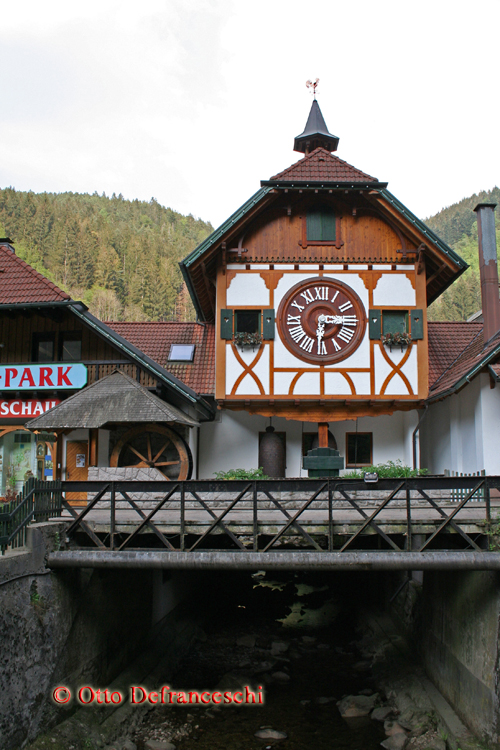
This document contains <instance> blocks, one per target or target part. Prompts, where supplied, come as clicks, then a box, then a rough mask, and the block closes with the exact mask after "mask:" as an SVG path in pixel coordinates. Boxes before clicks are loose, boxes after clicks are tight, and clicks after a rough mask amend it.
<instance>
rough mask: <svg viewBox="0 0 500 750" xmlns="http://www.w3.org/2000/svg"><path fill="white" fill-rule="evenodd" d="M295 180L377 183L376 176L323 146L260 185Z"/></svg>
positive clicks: (294, 181)
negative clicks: (354, 165) (340, 157)
mask: <svg viewBox="0 0 500 750" xmlns="http://www.w3.org/2000/svg"><path fill="white" fill-rule="evenodd" d="M271 182H272V183H276V182H278V183H283V182H286V183H296V182H341V183H344V182H349V183H363V184H365V185H366V184H367V183H369V184H377V185H379V184H380V183H379V182H378V180H377V178H376V177H372V176H371V175H369V174H366V172H362V171H361V170H360V169H356V167H353V166H352V165H351V164H348V163H347V162H346V161H343V160H342V159H339V157H338V156H334V155H333V154H331V153H330V152H329V151H327V150H326V149H325V148H316V149H314V151H312V152H311V153H310V154H308V155H307V156H304V157H303V158H302V159H299V161H298V162H296V163H295V164H292V166H291V167H288V168H287V169H285V170H283V172H280V173H279V174H275V175H274V176H273V177H271V179H270V180H264V181H263V182H261V185H269V183H271Z"/></svg>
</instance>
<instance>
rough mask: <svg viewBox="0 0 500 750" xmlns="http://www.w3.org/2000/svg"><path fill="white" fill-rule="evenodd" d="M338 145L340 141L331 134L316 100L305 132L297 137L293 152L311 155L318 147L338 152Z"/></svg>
mask: <svg viewBox="0 0 500 750" xmlns="http://www.w3.org/2000/svg"><path fill="white" fill-rule="evenodd" d="M338 145H339V139H338V138H337V136H336V135H332V134H331V133H330V132H329V130H328V128H327V127H326V122H325V118H324V117H323V114H322V112H321V110H320V108H319V104H318V102H317V101H316V99H314V101H313V103H312V106H311V110H310V112H309V117H308V118H307V122H306V126H305V128H304V132H303V133H301V134H300V135H298V136H296V138H295V140H294V143H293V150H294V151H299V152H300V153H303V154H309V153H311V151H314V149H315V148H318V147H321V148H325V149H326V150H327V151H336V150H337V146H338Z"/></svg>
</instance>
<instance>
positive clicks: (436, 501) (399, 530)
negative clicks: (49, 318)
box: [61, 476, 500, 552]
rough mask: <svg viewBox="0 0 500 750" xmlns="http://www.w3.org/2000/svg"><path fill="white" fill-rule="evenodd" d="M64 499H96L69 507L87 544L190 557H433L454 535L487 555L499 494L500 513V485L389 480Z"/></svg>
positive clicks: (97, 489)
mask: <svg viewBox="0 0 500 750" xmlns="http://www.w3.org/2000/svg"><path fill="white" fill-rule="evenodd" d="M61 490H62V492H63V493H65V492H72V493H74V492H85V491H86V492H87V496H88V498H89V501H88V504H87V506H86V507H85V508H75V507H72V506H69V505H68V504H67V503H66V502H63V505H64V507H66V510H67V512H68V513H69V515H71V516H72V519H73V520H72V522H71V523H70V525H69V527H68V531H67V534H68V536H69V537H70V538H73V539H75V535H76V534H80V536H79V539H80V542H79V543H80V544H82V543H84V542H82V539H83V538H85V537H86V538H87V543H88V542H90V543H91V544H92V545H94V546H95V547H97V548H98V549H101V550H105V549H106V550H123V549H125V548H129V549H131V548H135V549H137V548H141V547H143V546H144V542H145V538H144V534H145V533H148V534H150V535H154V536H155V537H156V540H155V543H156V545H157V546H160V547H161V548H164V549H168V550H171V551H182V552H192V551H194V550H201V549H220V548H221V536H222V537H224V538H225V541H226V543H227V547H228V548H232V549H236V550H239V551H241V552H245V551H252V552H267V551H269V550H272V549H273V548H274V549H276V548H277V547H278V546H282V545H283V544H287V543H289V542H290V539H291V538H292V539H293V543H295V544H297V543H298V544H300V546H301V548H303V549H310V550H314V551H316V552H322V551H338V552H343V551H345V550H349V551H350V550H352V549H356V545H358V544H359V543H360V542H361V537H362V536H366V535H370V534H371V535H372V536H375V537H378V538H379V541H380V545H381V546H382V547H385V548H389V550H394V551H396V552H402V551H410V550H413V551H425V550H428V549H431V548H432V547H433V546H434V544H435V540H436V537H438V536H440V541H439V542H438V543H439V544H441V545H442V544H443V541H442V540H443V532H451V533H450V534H449V535H448V537H447V539H448V541H449V539H450V537H451V536H452V535H454V539H455V540H456V539H457V538H458V537H460V538H461V539H460V540H459V541H460V544H461V545H462V546H463V547H465V548H472V549H474V550H475V551H479V552H480V551H482V547H481V546H480V545H479V544H478V539H477V537H478V536H479V535H482V534H484V533H486V530H487V528H488V527H489V524H490V523H491V512H492V511H491V508H492V501H491V494H492V492H493V495H494V501H493V504H494V505H498V506H499V510H500V477H486V476H479V477H441V476H440V477H416V478H400V479H383V480H380V481H379V482H378V483H377V484H376V485H367V484H365V483H364V482H362V481H359V480H345V479H342V478H341V477H340V478H329V479H328V478H325V479H283V480H259V481H244V480H237V481H236V480H232V481H224V482H221V481H219V482H217V481H201V480H191V481H185V482H137V481H136V482H132V481H108V482H106V481H95V482H94V481H92V482H62V483H61ZM458 498H460V499H458ZM497 498H498V499H497ZM473 501H474V502H473ZM472 502H473V505H472ZM464 527H465V528H464ZM471 528H473V529H474V531H470V529H471ZM417 534H418V537H417V536H415V535H417ZM414 536H415V539H413V537H414ZM141 543H142V544H141ZM148 544H151V540H150V541H149V542H148ZM454 544H455V545H456V542H454ZM455 548H456V546H455Z"/></svg>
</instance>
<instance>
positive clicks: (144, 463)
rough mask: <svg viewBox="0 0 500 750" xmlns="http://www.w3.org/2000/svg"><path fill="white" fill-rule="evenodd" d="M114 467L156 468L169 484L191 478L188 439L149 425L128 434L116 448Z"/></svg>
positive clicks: (169, 430)
mask: <svg viewBox="0 0 500 750" xmlns="http://www.w3.org/2000/svg"><path fill="white" fill-rule="evenodd" d="M146 456H147V458H146ZM110 465H111V466H123V467H124V468H125V467H128V468H131V469H143V468H150V469H156V470H157V472H160V477H161V478H164V479H166V480H167V481H178V480H181V481H182V480H183V479H189V477H190V476H191V469H192V458H191V453H190V451H189V448H188V446H187V444H186V442H185V440H184V439H183V438H182V437H181V436H180V435H178V434H177V433H176V432H175V431H174V430H172V429H170V427H167V426H164V425H159V424H145V425H137V426H136V427H132V428H131V429H130V430H128V431H127V432H125V434H124V435H123V436H122V438H121V439H120V440H119V441H118V443H117V444H116V445H115V447H114V449H113V452H112V454H111V458H110Z"/></svg>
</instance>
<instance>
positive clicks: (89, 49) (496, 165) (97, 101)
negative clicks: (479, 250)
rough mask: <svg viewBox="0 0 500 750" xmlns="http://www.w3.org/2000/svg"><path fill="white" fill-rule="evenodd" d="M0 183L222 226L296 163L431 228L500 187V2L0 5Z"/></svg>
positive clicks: (137, 0)
mask: <svg viewBox="0 0 500 750" xmlns="http://www.w3.org/2000/svg"><path fill="white" fill-rule="evenodd" d="M1 18H2V42H1V63H0V91H1V102H2V108H1V117H0V187H8V186H12V187H15V188H16V189H17V190H33V191H35V192H42V191H48V192H63V191H73V192H88V193H93V192H94V191H97V192H98V193H102V192H105V193H106V194H107V195H111V194H112V193H113V192H115V193H117V194H118V193H122V195H123V196H124V197H125V198H128V199H134V198H139V199H141V200H149V199H150V198H151V197H153V196H154V197H155V198H156V199H157V200H158V201H159V202H160V203H161V204H163V205H165V206H170V207H171V208H173V209H175V210H177V211H181V212H182V213H192V214H193V215H194V216H197V217H200V218H202V219H205V220H208V221H211V222H212V223H213V224H214V226H217V225H218V224H220V223H221V222H222V221H224V219H225V218H227V217H228V216H229V215H230V214H231V213H232V212H233V211H234V210H235V209H237V208H238V207H239V206H240V205H241V204H242V203H243V202H244V201H245V200H246V199H247V198H249V197H250V196H251V195H252V194H253V193H254V192H255V191H256V190H257V189H258V188H259V186H260V180H261V179H268V178H269V177H270V176H271V175H273V174H275V173H276V172H279V171H281V170H283V169H285V168H286V167H288V166H289V165H290V164H292V163H294V162H295V161H297V159H299V158H300V155H299V154H297V153H295V152H294V151H293V139H294V136H296V135H298V134H299V133H301V132H302V130H303V129H304V125H305V122H306V119H307V115H308V112H309V108H310V106H311V101H312V97H311V95H310V94H309V92H308V90H307V88H306V86H305V82H306V80H307V79H310V78H313V79H314V78H319V79H320V84H319V89H318V102H319V104H320V107H321V109H322V112H323V115H324V117H325V120H326V123H327V125H328V127H329V130H330V131H331V132H332V133H334V134H335V135H337V136H339V137H340V144H339V149H338V151H337V154H338V156H340V158H342V159H344V160H346V161H348V162H349V163H351V164H353V165H354V166H356V167H358V168H359V169H362V170H363V171H365V172H368V173H369V174H371V175H373V176H375V177H377V178H378V179H380V180H383V181H388V182H389V189H390V190H391V191H392V192H393V193H394V194H395V195H396V196H397V197H398V198H399V199H400V200H401V201H402V202H403V203H405V204H406V205H407V206H408V207H409V208H410V209H411V210H412V211H413V212H414V213H416V214H417V215H418V216H420V217H421V218H425V217H427V216H429V215H432V214H434V213H436V212H437V211H439V210H440V209H441V208H443V207H444V206H447V205H450V204H451V203H454V202H456V201H458V200H460V199H461V198H463V197H466V196H469V195H471V194H472V193H474V192H477V191H479V190H482V189H489V188H492V187H493V186H494V185H495V184H498V183H499V182H500V156H499V153H500V149H499V146H498V141H499V136H498V129H499V125H500V111H499V110H500V106H499V103H498V94H495V91H496V90H497V88H498V84H497V83H496V77H497V71H498V48H499V41H500V40H499V37H500V23H499V21H500V0H483V2H481V3H477V4H474V3H471V2H465V1H464V0H433V1H432V2H428V1H427V0H418V2H416V0H407V2H404V1H403V0H378V1H377V2H376V1H375V0H356V2H348V1H347V0H329V1H324V0H301V1H300V2H298V1H297V0H252V2H243V1H242V0H239V1H238V0H134V2H130V1H129V0H120V1H116V2H115V1H114V0H99V1H98V2H96V1H95V0H85V2H78V1H77V2H70V1H68V0H64V2H59V1H56V0H42V2H40V0H35V1H34V2H33V1H32V0H23V2H18V3H13V2H10V3H7V2H5V0H4V2H3V3H2V14H1Z"/></svg>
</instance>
